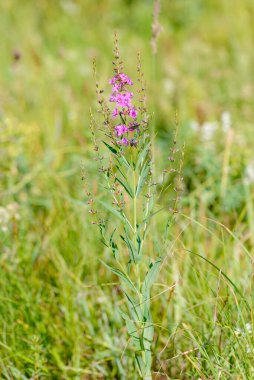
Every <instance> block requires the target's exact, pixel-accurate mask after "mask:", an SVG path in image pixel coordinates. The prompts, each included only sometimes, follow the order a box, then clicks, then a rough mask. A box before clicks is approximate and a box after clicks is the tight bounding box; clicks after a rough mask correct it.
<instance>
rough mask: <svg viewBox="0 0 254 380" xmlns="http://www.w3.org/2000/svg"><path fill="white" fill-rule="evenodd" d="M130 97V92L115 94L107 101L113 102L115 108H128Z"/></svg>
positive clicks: (131, 94) (131, 95)
mask: <svg viewBox="0 0 254 380" xmlns="http://www.w3.org/2000/svg"><path fill="white" fill-rule="evenodd" d="M132 97H133V93H132V92H126V93H116V94H112V95H111V96H110V98H109V101H110V102H115V103H116V106H117V107H122V108H130V107H131V99H132Z"/></svg>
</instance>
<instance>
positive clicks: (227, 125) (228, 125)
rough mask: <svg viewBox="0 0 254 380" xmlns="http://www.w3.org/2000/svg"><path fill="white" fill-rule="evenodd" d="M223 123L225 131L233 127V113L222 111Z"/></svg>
mask: <svg viewBox="0 0 254 380" xmlns="http://www.w3.org/2000/svg"><path fill="white" fill-rule="evenodd" d="M221 123H222V130H223V132H225V133H227V131H228V130H229V129H230V128H231V114H230V113H229V112H227V111H224V112H222V114H221Z"/></svg>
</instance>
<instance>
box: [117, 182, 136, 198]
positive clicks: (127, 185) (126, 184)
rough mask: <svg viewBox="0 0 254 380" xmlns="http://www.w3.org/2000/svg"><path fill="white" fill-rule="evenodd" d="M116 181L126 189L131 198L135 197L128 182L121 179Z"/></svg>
mask: <svg viewBox="0 0 254 380" xmlns="http://www.w3.org/2000/svg"><path fill="white" fill-rule="evenodd" d="M116 181H118V182H119V183H120V184H121V185H122V186H123V187H124V188H125V190H126V191H127V193H128V194H129V196H130V197H131V198H133V197H134V194H133V191H132V190H131V188H130V185H129V184H128V182H125V181H123V180H121V179H120V178H119V177H116Z"/></svg>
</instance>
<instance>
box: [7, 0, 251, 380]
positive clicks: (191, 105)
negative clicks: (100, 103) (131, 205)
mask: <svg viewBox="0 0 254 380" xmlns="http://www.w3.org/2000/svg"><path fill="white" fill-rule="evenodd" d="M253 8H254V6H253V2H252V0H244V1H242V0H233V1H227V0H206V1H201V0H195V1H184V0H172V1H167V0H162V14H161V16H160V22H161V24H162V26H163V32H162V34H161V36H160V38H159V42H158V55H157V57H156V60H154V57H152V54H151V48H150V35H151V23H152V1H141V0H136V1H135V0H132V1H131V0H129V1H127V0H126V1H124V0H103V1H97V0H94V1H88V0H85V1H81V0H80V1H76V2H74V1H73V2H72V1H60V0H59V1H54V2H49V1H46V0H42V1H38V2H36V3H35V2H33V1H28V0H26V1H22V2H21V1H16V0H9V1H3V2H1V4H0V32H1V40H2V48H1V53H2V54H1V60H0V73H1V76H0V117H1V122H0V123H1V124H0V158H1V161H0V167H1V170H0V177H1V184H0V196H1V207H2V208H3V209H4V210H6V208H7V206H8V205H10V204H13V203H16V204H17V205H18V211H17V213H18V215H15V212H11V211H8V215H9V218H10V219H9V222H8V225H7V231H3V232H2V231H1V232H0V234H1V236H0V237H1V241H0V244H1V245H0V246H1V251H0V301H1V302H0V377H1V379H22V380H23V379H32V378H33V379H44V378H49V379H82V380H83V379H87V380H88V379H123V380H124V379H130V380H133V379H138V375H137V374H136V373H135V369H134V368H135V367H134V363H133V360H132V355H131V348H130V347H129V345H128V340H127V334H126V331H125V328H124V327H123V323H122V320H121V317H120V315H118V313H117V312H116V309H117V306H119V305H121V304H122V302H123V301H122V300H123V297H122V295H121V293H120V291H119V285H118V284H117V283H116V278H115V277H114V276H113V275H112V274H111V273H109V272H108V271H107V270H106V269H105V268H104V267H103V265H102V264H101V262H100V260H101V259H103V260H105V261H107V262H110V260H111V258H110V257H109V253H108V252H107V250H106V249H105V248H104V247H103V245H102V244H100V243H99V242H98V239H99V234H98V231H97V230H96V228H95V227H93V226H91V224H90V218H89V217H88V213H87V211H88V208H87V204H86V202H85V194H84V186H83V183H82V180H81V177H82V166H83V165H84V166H86V167H87V168H88V170H89V171H90V172H91V185H92V187H93V189H94V191H95V192H98V191H99V190H98V184H97V177H96V173H95V172H94V166H93V161H92V154H93V153H92V147H91V141H90V130H89V109H90V108H91V107H92V108H93V109H95V107H96V103H95V95H94V80H93V75H92V59H93V57H94V56H96V57H97V70H98V73H99V80H100V82H101V83H102V85H103V86H107V80H108V78H109V77H110V75H111V70H112V68H111V61H112V47H113V33H114V31H115V30H118V31H119V35H120V44H121V53H122V56H123V58H124V61H125V62H126V71H127V72H128V74H130V76H132V77H134V78H135V72H136V53H137V51H138V50H140V51H141V56H142V61H143V67H144V72H145V76H146V78H147V88H148V102H149V105H150V109H151V112H155V124H156V132H157V137H156V144H157V149H156V151H157V163H158V166H159V169H158V171H159V170H160V169H161V168H162V167H163V166H164V163H165V161H166V160H167V149H168V147H169V145H170V142H171V140H172V131H173V124H174V113H175V110H176V109H177V110H178V114H179V122H180V137H179V144H182V143H183V142H184V141H185V145H186V149H185V163H184V185H185V186H184V187H185V189H184V194H183V200H182V212H181V214H180V215H179V216H178V217H177V219H176V223H175V225H174V226H173V227H172V229H171V231H170V237H171V240H170V241H168V244H167V249H166V251H165V252H164V254H166V255H167V256H166V259H165V261H164V265H163V270H162V271H161V273H160V276H159V278H158V283H157V284H156V286H154V288H153V295H152V296H153V298H152V308H153V319H154V321H155V324H156V341H155V344H154V353H153V355H154V363H153V368H154V371H155V372H158V373H159V372H160V373H161V374H157V376H156V375H155V378H156V379H157V380H160V379H167V378H169V379H198V378H201V379H253V378H254V373H253V350H254V336H253V333H250V332H249V330H248V329H249V325H248V324H250V326H252V331H253V327H254V326H253V325H254V322H253V312H254V306H253V288H252V286H253V251H254V249H253V247H254V244H253V243H254V224H253V207H254V206H253V196H254V191H253V185H252V184H248V183H246V181H245V180H244V177H245V170H246V165H248V163H249V162H251V160H253V143H254V138H253V132H252V129H253V120H254V108H253V90H254V88H253V87H254V86H253V82H252V76H253V59H254V49H253V35H254V24H253V21H252V18H251V17H252V14H253V10H254V9H253ZM102 15H103V16H102ZM14 52H19V53H20V56H21V58H20V59H19V60H17V61H15V60H14V58H13V53H14ZM108 91H109V89H108V88H107V93H108ZM223 111H229V112H230V113H231V115H232V128H233V133H234V136H233V140H232V142H230V136H229V135H227V134H226V135H225V133H224V132H223V131H221V130H220V129H221V128H219V130H218V131H217V132H216V134H215V136H214V137H213V139H212V141H210V142H209V141H203V139H202V136H201V134H202V127H201V129H200V130H199V131H198V132H195V131H193V130H192V129H191V122H192V121H197V122H198V123H199V124H200V125H203V124H204V122H205V121H208V122H211V121H216V122H218V123H219V126H221V122H220V119H221V113H222V112H223ZM203 128H204V127H203ZM163 202H165V199H164V200H162V203H163ZM3 209H0V228H1V229H2V227H3V226H4V220H3V218H4V216H3V213H4V212H5V211H3ZM5 215H6V214H5ZM165 217H166V215H162V216H161V217H160V218H158V219H157V220H156V222H155V227H156V228H154V230H153V233H152V234H151V235H150V249H151V256H152V255H153V249H154V248H153V247H154V246H156V241H157V240H160V237H161V233H162V231H161V227H160V226H161V225H162V223H161V222H162V219H163V218H165Z"/></svg>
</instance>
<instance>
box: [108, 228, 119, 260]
mask: <svg viewBox="0 0 254 380" xmlns="http://www.w3.org/2000/svg"><path fill="white" fill-rule="evenodd" d="M115 232H116V228H115V229H114V231H113V232H112V234H111V235H110V238H109V245H110V247H111V249H112V252H113V255H114V258H115V259H116V260H117V259H118V257H119V251H118V246H117V244H116V243H115V242H114V240H113V237H114V234H115Z"/></svg>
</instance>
